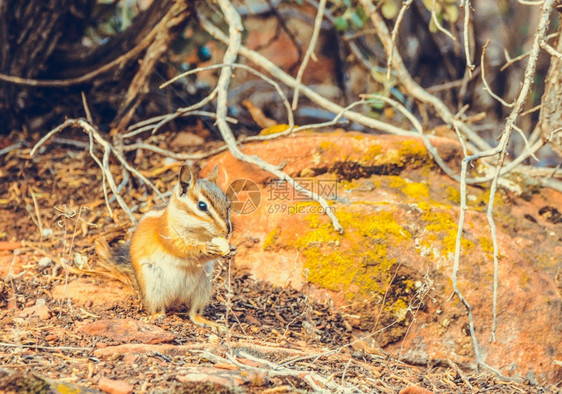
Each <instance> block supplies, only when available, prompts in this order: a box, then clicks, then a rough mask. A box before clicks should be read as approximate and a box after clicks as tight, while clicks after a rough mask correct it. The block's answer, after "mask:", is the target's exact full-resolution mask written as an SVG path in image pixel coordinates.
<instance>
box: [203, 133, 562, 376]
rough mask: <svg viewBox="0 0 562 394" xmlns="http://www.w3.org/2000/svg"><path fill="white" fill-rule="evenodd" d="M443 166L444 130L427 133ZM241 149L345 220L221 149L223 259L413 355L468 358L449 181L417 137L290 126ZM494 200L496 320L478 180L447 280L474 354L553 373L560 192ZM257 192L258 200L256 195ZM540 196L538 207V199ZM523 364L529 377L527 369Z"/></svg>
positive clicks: (453, 158)
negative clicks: (336, 225)
mask: <svg viewBox="0 0 562 394" xmlns="http://www.w3.org/2000/svg"><path fill="white" fill-rule="evenodd" d="M432 141H433V143H434V145H435V146H436V147H437V148H438V149H439V151H440V153H441V156H442V157H443V158H444V159H445V160H447V161H448V162H449V164H450V165H451V166H452V167H453V168H458V164H459V163H460V159H461V153H460V149H459V146H458V144H456V143H455V141H453V140H450V139H445V138H434V139H433V140H432ZM243 151H244V152H245V153H247V154H249V155H259V156H260V157H262V158H264V159H265V160H267V161H269V162H270V163H272V164H277V165H279V164H282V163H284V162H286V163H287V164H286V166H285V171H286V172H287V173H288V174H289V175H291V176H293V177H300V180H301V182H302V184H303V186H305V187H307V188H313V189H314V191H316V192H319V193H320V194H322V195H323V196H324V197H325V198H327V199H328V200H329V202H330V205H331V207H332V208H333V210H334V213H335V215H336V216H337V217H338V219H339V221H340V223H341V224H342V225H343V227H344V229H345V232H344V233H343V234H339V233H337V232H335V231H334V230H333V227H332V225H331V223H330V220H329V218H328V217H327V216H326V215H323V214H322V213H319V212H321V209H320V207H319V205H318V204H317V203H315V202H311V201H309V199H307V198H305V197H304V196H303V195H300V194H298V193H296V192H295V191H294V190H292V189H291V188H290V187H287V186H286V184H285V183H279V182H277V181H276V180H274V179H271V175H270V174H269V173H267V172H264V171H261V170H259V169H257V168H255V167H254V166H252V165H249V164H246V163H242V162H239V161H237V160H235V159H234V158H233V157H232V156H231V155H230V154H229V153H224V154H221V155H219V156H217V157H216V158H214V159H213V160H212V161H210V162H209V163H208V164H207V166H206V167H205V168H204V169H203V171H202V172H203V173H204V174H205V173H208V172H209V171H210V170H211V169H212V168H213V167H214V165H215V164H219V165H220V168H221V169H222V171H221V175H220V176H219V181H220V182H221V183H222V186H224V187H225V188H228V187H229V185H230V188H229V193H230V195H231V198H233V199H234V200H235V201H234V202H233V204H234V205H233V206H234V207H235V208H236V210H238V211H240V212H241V213H240V214H238V215H234V219H233V220H234V223H235V227H236V231H235V233H234V234H233V236H232V238H231V243H234V244H236V245H237V246H238V250H239V252H238V255H237V257H236V266H237V267H238V268H239V269H247V270H250V271H251V272H252V274H253V275H254V276H255V277H256V278H258V279H262V280H267V281H270V282H272V283H274V284H276V285H279V286H293V287H295V288H297V289H301V290H302V291H305V292H307V293H308V294H310V295H311V296H314V297H315V298H317V299H320V300H329V301H330V302H333V303H334V304H335V305H336V306H337V307H339V308H341V310H342V311H344V312H345V313H346V316H347V317H348V321H349V323H350V325H351V326H352V327H353V329H354V330H357V331H358V332H359V331H362V332H364V333H374V334H373V335H374V337H375V338H376V340H377V342H378V344H379V345H381V346H383V347H384V348H385V350H386V351H388V352H390V353H391V354H393V355H394V356H396V357H401V358H403V359H405V360H408V361H412V362H418V363H419V362H427V361H430V360H445V361H446V360H447V359H451V360H453V361H455V362H456V363H459V364H461V365H467V366H474V365H475V364H474V351H473V347H472V341H471V338H470V335H469V334H468V331H467V323H468V320H467V314H466V310H465V309H464V307H463V306H462V305H461V304H460V302H459V301H458V299H457V298H456V297H452V294H453V288H452V284H451V273H452V266H453V255H454V250H455V238H456V233H457V226H456V223H457V221H458V216H459V199H460V196H459V192H458V184H457V183H456V182H455V181H453V180H451V179H450V178H448V177H447V176H445V175H443V174H442V172H441V170H439V169H438V168H437V167H436V166H435V165H434V164H433V161H432V160H431V159H430V158H429V157H428V155H427V152H426V149H425V147H424V145H423V143H422V142H421V141H420V140H415V139H408V138H404V137H395V136H372V135H364V134H361V133H343V132H333V133H322V134H320V133H301V134H297V135H295V136H294V137H287V138H282V139H277V140H271V141H267V142H261V143H253V144H248V145H245V146H244V147H243ZM520 187H521V188H522V191H523V195H526V196H527V200H525V199H522V198H520V197H517V196H515V195H513V193H511V192H502V193H499V194H498V195H497V197H496V200H495V210H494V215H495V220H496V225H497V226H498V229H497V238H498V244H499V250H500V260H499V278H500V283H499V299H498V328H497V334H496V341H495V342H489V338H490V333H491V327H492V321H493V319H492V289H493V260H492V250H493V249H492V241H491V237H490V230H489V227H488V222H487V219H486V213H485V209H486V204H487V202H488V198H489V191H488V189H487V188H485V187H469V189H468V201H469V203H468V210H467V219H466V220H467V221H466V224H465V232H464V237H463V241H462V251H461V268H460V273H459V283H460V288H461V290H462V291H463V293H464V295H465V296H466V297H467V299H468V301H469V302H470V304H471V306H472V308H473V311H474V315H475V319H476V327H477V336H478V338H479V342H480V346H481V348H482V349H481V351H482V353H483V354H484V355H485V359H486V362H487V363H488V364H491V365H493V366H496V367H497V368H499V369H500V370H501V372H502V373H504V374H506V375H518V376H523V377H537V378H538V379H542V380H548V381H551V382H552V381H555V380H556V379H560V378H561V377H562V372H561V369H560V367H559V366H558V365H559V364H557V363H556V361H558V362H559V361H560V360H562V354H561V353H562V341H561V338H562V335H561V334H562V320H561V316H562V312H561V305H562V301H561V295H560V282H557V279H556V275H557V272H559V271H560V267H561V265H562V243H561V238H560V237H561V234H562V223H556V220H552V215H550V216H549V215H547V214H545V212H552V211H553V209H556V208H554V207H561V206H562V195H561V194H560V193H557V192H554V191H552V190H546V189H545V190H538V191H537V190H536V189H532V188H529V187H527V186H525V184H522V185H521V186H520ZM258 197H259V198H258ZM545 206H548V207H550V210H548V209H546V210H545V208H544V207H545ZM529 374H531V375H530V376H528V375H529Z"/></svg>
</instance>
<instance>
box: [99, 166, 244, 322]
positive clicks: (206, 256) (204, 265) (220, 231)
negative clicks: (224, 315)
mask: <svg viewBox="0 0 562 394" xmlns="http://www.w3.org/2000/svg"><path fill="white" fill-rule="evenodd" d="M217 177H218V167H217V166H215V168H214V169H213V171H212V172H211V174H210V175H209V176H208V177H207V178H204V179H197V177H196V176H195V175H194V174H193V172H192V171H191V169H190V168H189V167H188V166H187V165H184V166H182V167H181V169H180V172H179V177H178V182H177V184H176V185H175V187H174V189H173V191H172V196H171V197H170V200H169V202H168V205H167V206H164V207H155V208H153V209H152V210H151V211H149V212H147V213H146V214H145V215H144V216H143V217H142V218H141V220H140V222H139V224H138V227H137V228H136V230H135V232H134V234H133V238H132V240H131V241H130V243H126V244H124V245H121V246H120V247H117V248H116V249H114V250H111V249H110V247H109V245H108V244H107V242H105V241H104V240H103V241H102V240H98V242H96V251H97V253H98V256H99V257H100V258H101V262H100V263H101V265H102V266H103V267H104V268H106V269H108V270H110V271H112V272H114V273H115V274H117V275H118V276H121V278H123V277H124V278H125V279H126V280H128V281H129V283H131V284H133V285H134V286H135V287H136V288H137V289H138V290H139V291H140V293H141V295H142V298H143V300H144V305H145V307H146V309H147V310H148V312H149V314H150V315H151V316H152V317H161V316H164V315H165V313H166V310H167V309H168V308H169V307H172V306H177V305H181V304H187V305H189V318H190V319H191V321H192V322H193V323H195V324H198V325H207V326H213V327H217V326H218V325H217V324H216V323H214V322H212V321H210V320H207V319H205V318H204V317H202V316H201V313H202V312H203V310H204V309H205V307H206V306H207V304H208V303H209V301H210V299H211V295H212V285H211V275H212V272H213V266H214V263H215V260H216V259H217V258H218V257H220V256H223V257H230V256H233V255H234V254H235V253H236V248H234V247H232V246H230V250H229V249H228V243H227V242H226V240H225V239H224V238H227V237H228V235H229V234H230V233H231V232H232V224H231V221H230V201H229V200H228V197H227V196H226V195H225V193H224V192H223V191H222V190H221V189H220V188H219V186H218V185H217V183H216V181H217ZM217 237H224V238H222V239H220V241H221V242H222V243H226V244H227V248H226V251H225V250H224V245H219V244H220V243H221V242H217ZM221 246H222V247H221Z"/></svg>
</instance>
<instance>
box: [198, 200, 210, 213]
mask: <svg viewBox="0 0 562 394" xmlns="http://www.w3.org/2000/svg"><path fill="white" fill-rule="evenodd" d="M197 206H198V207H199V209H200V210H202V211H203V212H207V210H208V208H207V203H206V202H203V201H199V203H197Z"/></svg>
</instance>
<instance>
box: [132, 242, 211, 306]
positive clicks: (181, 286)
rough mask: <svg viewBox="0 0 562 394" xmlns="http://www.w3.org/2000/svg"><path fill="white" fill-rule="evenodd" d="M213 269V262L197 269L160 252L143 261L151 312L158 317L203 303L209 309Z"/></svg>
mask: <svg viewBox="0 0 562 394" xmlns="http://www.w3.org/2000/svg"><path fill="white" fill-rule="evenodd" d="M213 265H214V260H212V261H208V262H205V263H203V264H201V265H200V266H198V265H197V263H194V262H190V261H187V260H185V259H180V258H177V257H174V256H170V255H169V254H167V253H161V252H156V253H154V254H153V255H152V256H151V257H150V258H147V259H145V260H143V261H142V262H141V266H142V272H143V277H144V279H145V284H146V286H145V294H144V298H145V301H146V302H147V304H148V307H149V309H150V310H151V311H152V313H155V312H163V311H165V310H166V309H167V308H169V307H171V306H173V305H179V304H188V305H191V307H192V308H193V307H198V306H199V304H201V303H203V304H205V305H206V304H207V303H208V300H209V299H210V297H211V291H212V290H211V275H212V271H213ZM203 307H204V305H203Z"/></svg>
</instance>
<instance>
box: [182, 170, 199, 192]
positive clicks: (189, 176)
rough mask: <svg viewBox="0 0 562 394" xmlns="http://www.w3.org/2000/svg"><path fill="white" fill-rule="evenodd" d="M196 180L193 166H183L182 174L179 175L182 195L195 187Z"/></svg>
mask: <svg viewBox="0 0 562 394" xmlns="http://www.w3.org/2000/svg"><path fill="white" fill-rule="evenodd" d="M196 180H197V179H196V178H195V175H193V171H191V168H190V167H189V166H188V165H187V164H184V165H183V166H181V169H180V176H179V177H178V184H179V186H180V196H183V195H184V194H186V193H187V192H188V190H189V189H191V188H192V187H193V185H194V184H195V181H196Z"/></svg>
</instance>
